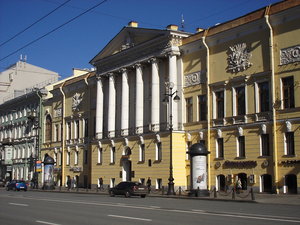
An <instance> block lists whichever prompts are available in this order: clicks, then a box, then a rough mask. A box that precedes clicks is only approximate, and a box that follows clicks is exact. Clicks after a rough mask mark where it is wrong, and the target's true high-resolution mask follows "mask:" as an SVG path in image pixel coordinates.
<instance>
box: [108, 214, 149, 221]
mask: <svg viewBox="0 0 300 225" xmlns="http://www.w3.org/2000/svg"><path fill="white" fill-rule="evenodd" d="M107 216H110V217H117V218H123V219H130V220H142V221H149V222H150V221H152V220H151V219H144V218H137V217H128V216H118V215H107Z"/></svg>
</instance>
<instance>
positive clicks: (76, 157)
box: [74, 151, 79, 165]
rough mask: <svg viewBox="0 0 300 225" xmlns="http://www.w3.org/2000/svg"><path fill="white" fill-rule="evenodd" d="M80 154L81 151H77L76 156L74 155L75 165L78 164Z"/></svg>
mask: <svg viewBox="0 0 300 225" xmlns="http://www.w3.org/2000/svg"><path fill="white" fill-rule="evenodd" d="M78 155H79V152H78V151H75V156H74V164H75V165H78Z"/></svg>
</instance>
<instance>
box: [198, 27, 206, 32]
mask: <svg viewBox="0 0 300 225" xmlns="http://www.w3.org/2000/svg"><path fill="white" fill-rule="evenodd" d="M201 31H204V29H203V28H200V27H198V28H196V33H199V32H201Z"/></svg>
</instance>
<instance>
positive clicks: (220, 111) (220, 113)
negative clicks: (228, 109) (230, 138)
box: [215, 91, 225, 119]
mask: <svg viewBox="0 0 300 225" xmlns="http://www.w3.org/2000/svg"><path fill="white" fill-rule="evenodd" d="M215 95H216V116H217V119H223V118H224V115H225V113H224V91H218V92H216V93H215Z"/></svg>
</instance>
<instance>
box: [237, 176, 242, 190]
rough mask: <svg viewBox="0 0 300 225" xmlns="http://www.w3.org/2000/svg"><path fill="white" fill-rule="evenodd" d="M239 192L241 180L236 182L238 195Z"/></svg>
mask: <svg viewBox="0 0 300 225" xmlns="http://www.w3.org/2000/svg"><path fill="white" fill-rule="evenodd" d="M240 190H242V182H241V178H239V179H238V180H237V182H236V192H237V193H240Z"/></svg>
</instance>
